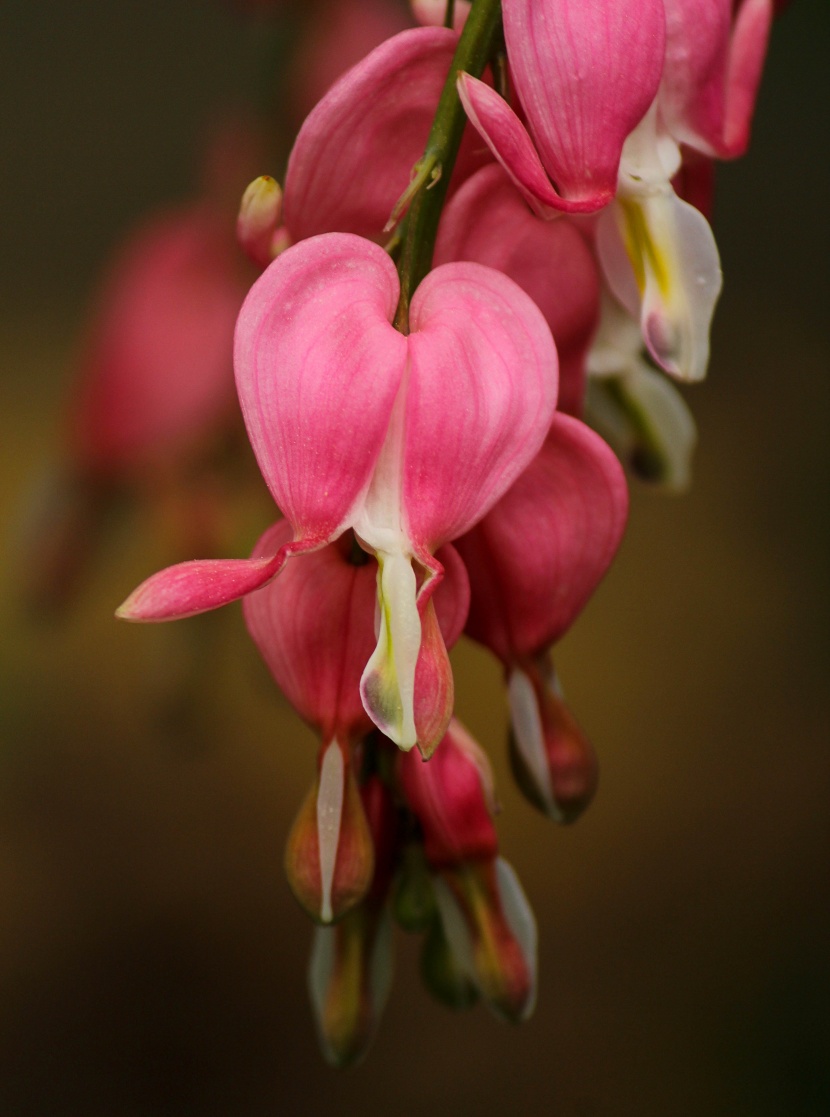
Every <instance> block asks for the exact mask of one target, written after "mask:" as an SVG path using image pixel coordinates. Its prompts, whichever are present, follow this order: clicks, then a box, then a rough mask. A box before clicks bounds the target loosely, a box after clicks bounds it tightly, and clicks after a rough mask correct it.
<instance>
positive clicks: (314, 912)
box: [285, 740, 374, 923]
mask: <svg viewBox="0 0 830 1117" xmlns="http://www.w3.org/2000/svg"><path fill="white" fill-rule="evenodd" d="M373 871H374V851H373V848H372V837H371V834H370V832H369V826H368V823H367V821H366V814H365V812H364V810H363V804H362V802H361V798H360V792H359V790H358V786H357V780H356V778H355V775H354V771H353V769H352V765H351V763H350V760H349V756H348V754H347V752H346V750H345V748H344V747H343V746H342V745H341V744H340V743H339V742H338V741H336V740H334V741H331V742H329V744H327V745H325V746H324V747H323V749H322V753H321V759H320V765H319V770H318V774H317V779H316V780H315V783H314V786H313V787H312V789H311V791H310V792H309V794H308V797H307V798H306V800H305V802H304V803H303V805H302V807H301V808H300V813H299V814H298V816H297V818H296V820H295V822H294V825H293V827H292V828H291V833H290V834H289V836H288V844H287V846H286V850H285V872H286V875H287V877H288V883H289V885H290V886H291V891H292V892H293V893H294V895H295V896H296V897H297V899H298V900H299V902H300V903H301V904H302V906H303V907H304V908H305V910H306V911H307V912H308V914H309V915H310V916H311V917H312V919H316V920H318V921H319V922H320V923H331V922H332V921H333V920H335V919H339V918H340V917H341V916H342V915H344V914H345V913H346V912H347V911H348V910H349V909H350V908H353V907H354V906H355V904H357V903H359V901H360V900H361V899H363V897H364V896H365V895H366V893H367V891H368V890H369V886H370V885H371V883H372V874H373Z"/></svg>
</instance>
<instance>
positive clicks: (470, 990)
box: [420, 915, 479, 1009]
mask: <svg viewBox="0 0 830 1117" xmlns="http://www.w3.org/2000/svg"><path fill="white" fill-rule="evenodd" d="M420 968H421V979H422V981H423V983H424V985H425V986H426V988H427V989H428V991H429V992H430V993H431V994H432V995H433V997H435V999H436V1000H438V1001H440V1002H441V1004H443V1005H446V1006H447V1007H448V1008H456V1009H464V1008H472V1007H473V1005H474V1004H475V1003H476V1001H477V1000H478V997H479V993H478V989H477V987H476V984H475V982H474V981H473V980H471V978H470V976H469V974H468V973H467V972H466V970H465V969H464V967H463V966H461V965H460V964H459V962H458V959H457V958H456V956H455V954H454V953H453V950H452V947H451V946H450V944H449V941H448V940H447V936H446V935H445V934H444V927H443V924H442V922H441V919H440V917H439V916H438V915H436V916H435V918H434V919H433V920H432V922H431V924H430V926H429V929H428V930H427V933H426V935H425V937H424V942H423V946H422V947H421V967H420Z"/></svg>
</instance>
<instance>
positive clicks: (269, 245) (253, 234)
mask: <svg viewBox="0 0 830 1117" xmlns="http://www.w3.org/2000/svg"><path fill="white" fill-rule="evenodd" d="M281 220H282V187H281V186H280V184H279V183H278V182H277V181H276V179H273V178H271V176H270V175H260V176H259V178H255V179H254V181H253V182H252V183H251V184H250V185H249V186H248V187H247V188H246V190H245V193H244V194H243V195H242V201H241V203H240V205H239V216H238V217H237V219H236V236H237V240H238V241H239V244H240V247H241V248H242V250H243V251H244V252H245V254H246V255H247V256H249V257H250V258H251V260H253V262H254V263H255V264H258V265H259V266H260V267H261V268H267V267H268V265H269V264H270V263H271V261H272V260H275V259H276V258H277V256H279V254H280V252H282V251H283V250H284V249H286V248H288V245H289V244H290V243H291V241H290V239H289V237H288V233H287V231H286V230H285V228H284V227H282V226H281V225H280V222H281Z"/></svg>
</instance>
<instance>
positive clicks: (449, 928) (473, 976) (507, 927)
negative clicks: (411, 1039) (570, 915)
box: [435, 857, 537, 1023]
mask: <svg viewBox="0 0 830 1117" xmlns="http://www.w3.org/2000/svg"><path fill="white" fill-rule="evenodd" d="M435 893H436V898H437V900H438V909H439V911H440V913H441V922H442V926H443V931H444V934H445V936H446V939H447V942H448V943H449V945H450V948H451V950H452V953H453V956H454V959H455V963H456V965H457V966H458V968H459V969H460V970H461V972H462V973H464V974H466V976H467V977H468V979H469V980H470V981H472V982H474V984H475V986H476V988H477V989H478V991H479V993H480V994H481V996H482V998H483V999H484V1001H485V1003H486V1004H487V1005H488V1007H489V1008H490V1009H491V1010H492V1011H493V1012H494V1013H495V1014H496V1015H497V1016H500V1017H501V1018H502V1019H504V1020H509V1021H511V1022H512V1023H519V1022H521V1021H522V1020H526V1019H527V1018H528V1017H529V1016H530V1014H531V1013H532V1012H533V1008H534V1005H535V1003H536V941H537V936H536V921H535V919H534V917H533V912H532V911H531V909H530V905H529V904H528V902H527V897H526V896H525V894H524V892H523V891H522V887H521V885H520V884H519V880H518V877H517V876H516V874H515V872H514V871H513V869H512V868H511V867H510V866H509V865H508V864H507V862H506V861H504V860H503V859H502V858H500V857H499V858H495V859H494V860H492V861H489V862H477V863H475V864H468V865H461V866H459V867H458V868H456V869H445V870H444V871H443V872H442V873H441V874H440V875H439V876H437V877H436V880H435Z"/></svg>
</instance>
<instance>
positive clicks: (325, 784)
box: [317, 741, 345, 923]
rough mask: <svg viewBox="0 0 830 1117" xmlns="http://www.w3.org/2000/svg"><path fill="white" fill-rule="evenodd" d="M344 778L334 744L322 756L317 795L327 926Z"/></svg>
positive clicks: (322, 914)
mask: <svg viewBox="0 0 830 1117" xmlns="http://www.w3.org/2000/svg"><path fill="white" fill-rule="evenodd" d="M344 776H345V773H344V765H343V754H342V752H341V751H340V746H339V745H338V744H337V742H336V741H332V742H331V744H330V745H329V746H328V748H327V749H326V751H325V753H324V754H323V761H322V764H321V765H320V789H319V791H318V793H317V840H318V842H319V846H320V887H321V891H322V902H321V906H320V918H321V919H322V920H323V922H324V923H330V922H331V920H332V917H333V912H332V906H331V890H332V885H333V883H334V870H335V867H336V865H337V847H338V845H339V843H340V822H341V819H342V817H343V791H344V786H345V778H344Z"/></svg>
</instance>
